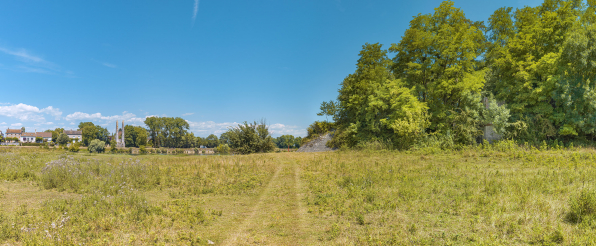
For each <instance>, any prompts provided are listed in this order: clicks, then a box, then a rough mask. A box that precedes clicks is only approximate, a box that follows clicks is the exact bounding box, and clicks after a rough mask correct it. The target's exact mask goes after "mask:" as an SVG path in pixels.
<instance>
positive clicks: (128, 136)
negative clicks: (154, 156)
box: [124, 125, 147, 147]
mask: <svg viewBox="0 0 596 246" xmlns="http://www.w3.org/2000/svg"><path fill="white" fill-rule="evenodd" d="M124 135H125V137H124V142H125V144H126V147H139V146H141V145H147V130H146V129H145V128H143V127H140V126H131V125H126V126H124Z"/></svg>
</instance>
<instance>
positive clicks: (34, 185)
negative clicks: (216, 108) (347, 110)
mask: <svg viewBox="0 0 596 246" xmlns="http://www.w3.org/2000/svg"><path fill="white" fill-rule="evenodd" d="M595 179H596V152H595V151H594V150H592V149H572V150H569V149H564V148H548V147H546V148H543V149H542V150H541V149H540V148H538V149H537V148H534V147H518V146H516V145H513V144H511V143H507V142H503V143H499V144H497V145H493V146H490V147H489V146H484V147H482V146H479V147H470V148H466V149H463V150H459V151H442V150H438V149H420V150H417V151H414V152H393V151H384V150H380V151H377V150H374V151H373V150H361V151H338V152H324V153H272V154H257V155H248V156H185V155H176V156H166V155H138V156H133V155H111V154H83V153H79V154H70V153H65V152H62V151H60V152H59V151H51V150H50V151H48V150H18V149H0V244H4V243H7V244H17V245H18V244H23V245H25V244H33V245H35V244H56V245H64V244H79V243H80V244H116V245H129V244H171V245H178V244H207V242H209V241H214V242H215V243H216V244H222V243H223V244H230V245H232V244H242V245H246V244H273V245H287V244H291V245H304V244H339V245H361V244H375V245H376V244H390V245H412V244H413V245H461V244H470V245H511V244H522V245H523V244H538V245H551V244H564V245H587V244H594V243H596V241H594V240H596V230H595V229H596V195H595V194H596V187H595V182H594V181H595Z"/></svg>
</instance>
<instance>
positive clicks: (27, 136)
mask: <svg viewBox="0 0 596 246" xmlns="http://www.w3.org/2000/svg"><path fill="white" fill-rule="evenodd" d="M36 136H37V134H35V132H23V133H22V134H21V143H35V137H36Z"/></svg>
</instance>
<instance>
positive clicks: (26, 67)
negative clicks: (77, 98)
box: [0, 47, 74, 77]
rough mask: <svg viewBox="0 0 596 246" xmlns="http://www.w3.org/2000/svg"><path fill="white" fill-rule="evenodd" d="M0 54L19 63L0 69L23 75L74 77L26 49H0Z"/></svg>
mask: <svg viewBox="0 0 596 246" xmlns="http://www.w3.org/2000/svg"><path fill="white" fill-rule="evenodd" d="M0 53H4V54H7V55H11V56H13V57H14V58H15V60H17V61H19V62H21V63H17V64H14V65H8V66H4V65H2V66H1V67H2V68H3V69H8V70H12V71H15V72H24V73H41V74H55V75H63V76H66V77H73V76H74V73H73V72H72V71H67V72H64V71H62V69H61V68H60V66H58V65H56V64H54V63H52V62H50V61H47V60H45V59H43V58H41V57H40V56H38V55H34V54H32V53H31V52H30V51H28V50H26V49H22V48H21V49H12V48H7V47H0Z"/></svg>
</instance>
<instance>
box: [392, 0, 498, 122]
mask: <svg viewBox="0 0 596 246" xmlns="http://www.w3.org/2000/svg"><path fill="white" fill-rule="evenodd" d="M484 30H485V27H484V24H483V23H482V22H474V21H471V20H469V19H467V18H466V16H465V14H464V12H463V11H462V10H461V9H459V8H455V7H454V6H453V2H452V1H444V2H443V3H441V5H440V6H439V7H438V8H436V9H435V12H434V13H433V14H426V15H421V14H419V15H418V16H415V17H414V19H413V20H412V21H410V27H409V28H408V29H407V30H406V32H405V34H404V36H403V37H402V39H401V41H400V42H399V43H396V44H393V45H392V46H391V48H390V49H389V51H391V52H395V53H396V56H395V58H393V62H394V63H393V64H392V70H393V72H394V74H395V76H396V77H397V78H400V79H401V83H402V84H403V87H406V88H412V89H413V93H414V95H415V96H416V98H418V100H419V101H421V102H424V103H426V105H427V106H428V108H429V113H430V114H429V115H430V117H431V120H430V121H431V126H430V127H431V129H433V130H448V129H450V128H451V125H450V124H449V123H450V118H454V117H458V116H457V115H454V114H458V113H461V112H462V111H468V110H469V108H478V107H479V106H478V104H479V103H480V100H481V97H480V93H481V91H482V88H483V87H484V82H485V78H484V76H485V73H486V71H487V69H485V68H484V67H483V65H482V62H481V61H479V59H478V58H479V57H480V56H481V55H482V54H483V53H484V52H485V50H486V47H487V41H486V38H485V36H484V33H483V31H484Z"/></svg>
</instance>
